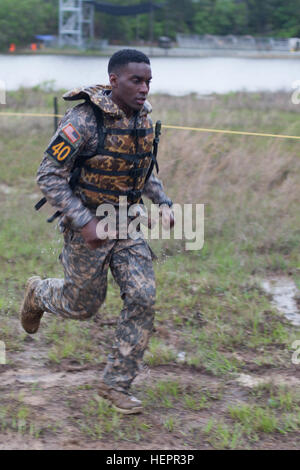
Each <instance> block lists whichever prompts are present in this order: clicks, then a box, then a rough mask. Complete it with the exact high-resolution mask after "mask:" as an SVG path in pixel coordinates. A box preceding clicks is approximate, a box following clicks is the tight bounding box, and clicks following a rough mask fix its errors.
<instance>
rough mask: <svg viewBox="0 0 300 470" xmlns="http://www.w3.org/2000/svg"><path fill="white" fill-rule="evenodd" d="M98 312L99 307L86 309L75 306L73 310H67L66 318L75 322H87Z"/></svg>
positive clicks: (87, 307)
mask: <svg viewBox="0 0 300 470" xmlns="http://www.w3.org/2000/svg"><path fill="white" fill-rule="evenodd" d="M97 312H98V307H95V306H86V307H85V308H80V307H79V306H74V307H73V308H72V309H70V308H69V309H66V316H67V317H69V318H72V319H74V320H80V321H85V320H89V319H90V318H92V317H93V316H94V315H96V313H97Z"/></svg>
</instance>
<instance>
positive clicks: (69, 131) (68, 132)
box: [62, 123, 80, 144]
mask: <svg viewBox="0 0 300 470" xmlns="http://www.w3.org/2000/svg"><path fill="white" fill-rule="evenodd" d="M62 132H63V133H64V134H65V136H66V137H67V138H68V139H69V141H70V142H72V144H75V142H77V140H79V139H80V134H79V132H78V131H77V130H76V129H75V127H74V126H73V125H72V124H71V123H70V124H68V125H67V126H66V127H64V128H63V130H62Z"/></svg>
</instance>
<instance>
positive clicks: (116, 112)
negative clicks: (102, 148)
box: [37, 85, 171, 230]
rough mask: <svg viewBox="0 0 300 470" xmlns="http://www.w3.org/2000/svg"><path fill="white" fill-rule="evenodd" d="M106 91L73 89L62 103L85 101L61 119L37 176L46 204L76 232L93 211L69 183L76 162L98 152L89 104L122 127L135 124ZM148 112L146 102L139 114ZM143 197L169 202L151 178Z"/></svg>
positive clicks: (161, 187) (95, 127) (103, 88)
mask: <svg viewBox="0 0 300 470" xmlns="http://www.w3.org/2000/svg"><path fill="white" fill-rule="evenodd" d="M109 90H110V88H109V87H104V86H100V85H96V86H95V87H90V88H86V89H75V90H72V91H70V92H68V93H66V94H65V95H64V99H65V100H69V101H71V100H80V99H85V100H86V101H85V102H84V103H82V104H79V105H77V106H75V107H73V108H71V109H69V110H68V111H67V113H66V114H65V116H64V117H63V118H62V119H61V121H60V123H59V126H58V129H57V131H56V133H55V134H54V136H53V137H52V139H51V141H50V143H49V147H48V148H47V150H46V152H45V154H44V158H43V160H42V162H41V164H40V167H39V169H38V173H37V183H38V185H39V187H40V189H41V191H42V193H43V194H44V196H45V197H46V198H47V201H48V202H49V203H50V204H51V205H52V206H53V207H54V208H55V209H56V210H59V211H60V212H62V214H63V222H64V224H65V225H71V226H72V228H73V229H75V230H79V229H80V228H81V227H83V226H84V225H86V224H87V223H88V222H89V221H90V220H91V219H92V218H93V217H94V214H95V211H94V210H93V209H91V208H89V207H88V206H86V205H85V204H84V203H83V201H82V200H81V198H80V197H79V196H78V194H76V191H74V190H72V189H71V188H70V186H69V183H68V182H69V179H70V175H71V172H72V170H73V167H74V164H75V161H76V158H78V157H79V156H84V157H85V156H92V155H94V154H95V152H96V149H97V145H98V134H97V122H96V117H95V114H94V112H93V109H92V107H91V105H90V104H89V101H92V102H93V103H94V104H96V105H97V106H98V107H99V108H100V109H101V110H102V112H104V113H110V115H111V116H115V117H116V119H118V120H120V118H122V119H124V121H125V122H124V126H128V128H132V127H133V124H134V117H131V118H127V117H126V115H125V113H124V112H123V111H122V110H121V109H120V108H119V107H118V106H117V105H116V104H115V103H114V102H113V101H112V100H111V98H110V91H109ZM151 110H152V108H151V105H150V103H149V102H147V101H146V102H145V104H144V107H143V108H142V110H141V111H140V113H139V114H140V116H145V114H147V115H148V114H149V113H150V112H151ZM148 119H150V118H149V117H148ZM143 195H145V196H147V197H148V198H149V199H151V201H152V202H153V203H154V204H162V203H163V202H167V203H170V202H171V201H170V199H168V197H167V196H166V194H165V192H164V189H163V185H162V183H161V181H160V180H159V179H158V178H156V177H155V176H154V175H153V174H152V175H151V177H150V178H149V179H148V181H147V182H146V184H145V186H144V189H143Z"/></svg>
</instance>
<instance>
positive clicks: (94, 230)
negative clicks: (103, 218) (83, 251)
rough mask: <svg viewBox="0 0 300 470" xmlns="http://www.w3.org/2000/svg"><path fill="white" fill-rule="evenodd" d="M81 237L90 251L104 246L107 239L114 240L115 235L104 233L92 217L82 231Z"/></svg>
mask: <svg viewBox="0 0 300 470" xmlns="http://www.w3.org/2000/svg"><path fill="white" fill-rule="evenodd" d="M81 235H82V237H83V239H84V241H85V243H86V244H87V246H88V247H89V248H90V249H91V250H96V249H97V248H100V247H101V246H103V245H104V243H105V242H106V240H107V239H115V238H116V233H115V232H113V233H111V232H107V231H104V230H103V229H102V227H101V224H99V220H98V219H97V218H96V217H94V218H93V219H92V220H90V221H89V222H88V223H87V224H86V225H85V226H84V227H83V228H82V229H81Z"/></svg>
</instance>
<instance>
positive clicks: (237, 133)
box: [161, 125, 300, 140]
mask: <svg viewBox="0 0 300 470" xmlns="http://www.w3.org/2000/svg"><path fill="white" fill-rule="evenodd" d="M161 127H164V128H165V129H179V130H184V131H198V132H215V133H219V134H235V135H252V136H256V137H277V138H280V139H298V140H299V139H300V136H295V135H281V134H262V133H260V132H245V131H229V130H224V129H203V128H201V127H180V126H165V125H162V126H161Z"/></svg>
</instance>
